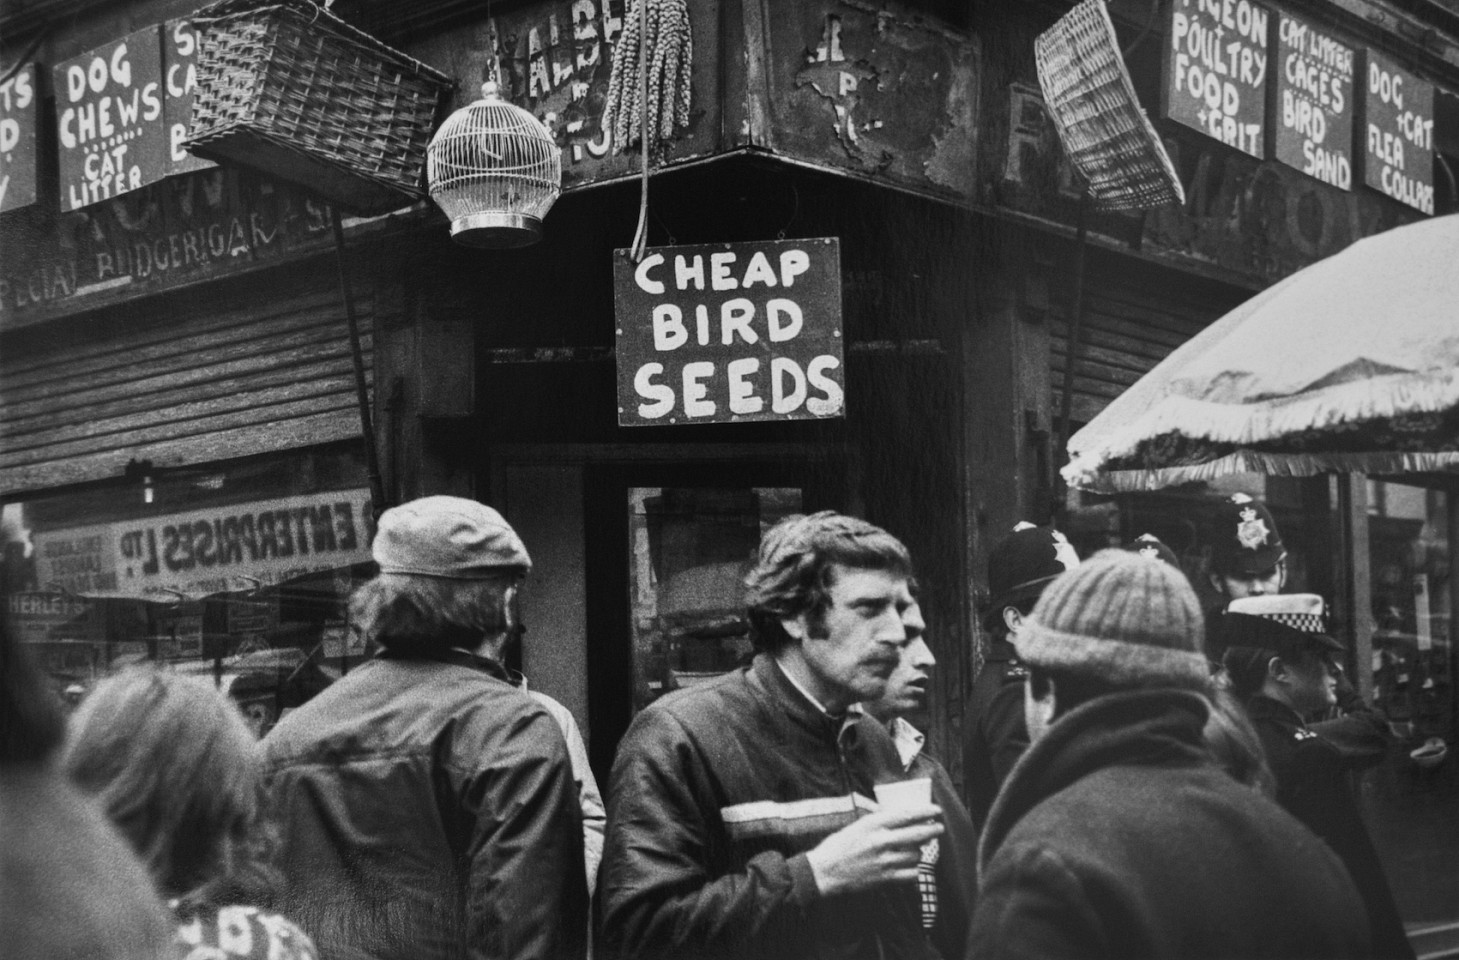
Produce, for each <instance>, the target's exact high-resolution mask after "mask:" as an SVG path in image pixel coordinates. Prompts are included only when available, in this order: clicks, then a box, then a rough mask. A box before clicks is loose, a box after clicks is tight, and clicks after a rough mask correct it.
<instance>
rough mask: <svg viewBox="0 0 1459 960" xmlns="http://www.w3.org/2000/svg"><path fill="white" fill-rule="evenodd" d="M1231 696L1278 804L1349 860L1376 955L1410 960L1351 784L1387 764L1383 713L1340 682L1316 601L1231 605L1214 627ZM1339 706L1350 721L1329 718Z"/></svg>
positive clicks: (1258, 600) (1289, 598)
mask: <svg viewBox="0 0 1459 960" xmlns="http://www.w3.org/2000/svg"><path fill="white" fill-rule="evenodd" d="M1211 630H1212V633H1213V635H1214V638H1215V639H1216V640H1217V642H1218V643H1219V645H1220V646H1221V647H1222V648H1223V650H1224V652H1223V654H1222V662H1223V663H1224V664H1225V667H1226V672H1227V674H1228V675H1229V677H1230V680H1231V689H1232V691H1233V692H1234V693H1235V694H1236V695H1237V697H1238V698H1239V699H1240V700H1241V701H1242V702H1243V703H1244V704H1245V705H1246V710H1247V713H1248V714H1249V716H1250V717H1251V721H1252V724H1253V725H1254V726H1255V727H1256V731H1257V734H1258V735H1259V736H1260V737H1261V742H1262V747H1263V748H1264V749H1265V751H1266V756H1267V763H1268V764H1269V765H1270V767H1271V771H1272V774H1273V775H1274V776H1275V777H1276V781H1277V801H1278V802H1279V803H1280V804H1281V805H1282V806H1284V807H1285V808H1287V810H1289V811H1291V813H1292V815H1293V816H1295V817H1296V818H1297V819H1299V820H1301V821H1302V822H1303V823H1305V824H1306V825H1307V826H1308V827H1310V828H1311V829H1312V831H1313V832H1314V833H1316V834H1317V835H1318V836H1319V837H1321V838H1322V839H1323V840H1325V841H1327V843H1328V845H1329V846H1331V847H1332V849H1333V850H1334V851H1335V852H1336V853H1337V855H1338V856H1339V857H1340V858H1342V861H1343V863H1344V864H1345V865H1346V866H1347V869H1348V872H1349V873H1351V874H1352V877H1353V880H1354V882H1355V883H1356V884H1357V886H1358V891H1359V892H1360V893H1361V894H1362V897H1363V901H1364V903H1365V905H1366V906H1367V909H1368V918H1369V920H1370V922H1371V924H1372V930H1373V948H1374V952H1373V956H1375V957H1385V958H1389V957H1402V958H1410V957H1412V956H1413V955H1414V954H1413V948H1412V947H1411V946H1410V945H1409V942H1408V938H1407V936H1406V934H1405V932H1404V928H1403V922H1402V920H1401V919H1400V917H1399V914H1398V907H1397V905H1396V904H1395V903H1394V900H1393V893H1392V891H1391V889H1390V888H1389V886H1388V879H1387V877H1386V875H1385V874H1384V872H1383V866H1382V863H1381V862H1380V861H1379V859H1378V853H1377V850H1376V849H1374V847H1373V841H1372V838H1371V837H1370V836H1369V835H1368V829H1367V827H1366V826H1365V825H1364V823H1363V819H1362V815H1361V813H1360V811H1359V807H1358V801H1357V797H1356V796H1355V795H1354V792H1353V784H1352V777H1351V774H1353V773H1354V772H1356V771H1359V770H1362V769H1363V768H1365V767H1369V766H1372V765H1373V764H1375V763H1377V762H1379V761H1381V760H1382V759H1383V757H1384V754H1385V752H1386V749H1387V746H1388V741H1389V733H1388V730H1387V724H1386V722H1385V721H1384V719H1383V717H1382V715H1381V714H1379V713H1377V712H1376V711H1373V710H1371V709H1370V708H1367V707H1366V706H1365V705H1364V704H1363V703H1362V701H1361V699H1360V698H1358V697H1357V694H1356V693H1355V692H1353V691H1352V688H1351V687H1349V686H1345V685H1342V684H1340V673H1341V670H1340V668H1339V666H1338V661H1337V658H1338V657H1340V656H1341V655H1342V654H1343V652H1344V650H1343V645H1342V644H1341V643H1339V642H1338V641H1337V640H1336V639H1334V638H1333V637H1332V636H1330V635H1329V634H1328V633H1327V628H1326V621H1325V617H1324V607H1323V602H1322V598H1321V597H1320V596H1318V595H1317V594H1312V593H1294V594H1289V595H1286V596H1257V597H1248V598H1246V599H1241V600H1233V601H1232V602H1231V603H1230V604H1229V605H1228V606H1227V609H1226V612H1225V613H1224V614H1222V615H1221V616H1219V617H1216V618H1214V619H1213V620H1212V622H1211ZM1334 707H1340V708H1341V710H1340V712H1341V713H1342V716H1340V717H1336V718H1332V719H1327V720H1321V721H1315V720H1314V718H1318V717H1326V716H1328V715H1329V714H1330V713H1331V712H1333V708H1334Z"/></svg>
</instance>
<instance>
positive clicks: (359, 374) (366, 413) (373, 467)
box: [329, 204, 388, 520]
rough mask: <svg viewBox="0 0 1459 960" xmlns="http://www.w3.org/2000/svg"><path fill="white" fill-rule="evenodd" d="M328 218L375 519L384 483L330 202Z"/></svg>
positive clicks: (341, 231) (338, 232)
mask: <svg viewBox="0 0 1459 960" xmlns="http://www.w3.org/2000/svg"><path fill="white" fill-rule="evenodd" d="M329 212H330V218H331V221H332V223H333V225H334V254H335V261H336V263H337V264H338V266H339V296H340V299H341V300H343V301H344V315H345V320H346V322H348V324H349V330H350V359H351V360H352V361H353V362H354V367H355V400H356V401H357V403H358V404H359V408H360V433H361V435H362V436H363V437H364V440H365V471H366V474H367V475H368V476H369V479H370V512H371V513H373V514H374V517H375V519H376V520H379V519H380V514H382V513H384V512H385V508H386V506H388V504H386V502H385V483H384V481H382V480H381V479H380V454H379V452H378V450H377V449H376V444H375V427H374V424H373V423H372V422H371V419H370V392H369V387H368V386H366V384H365V356H364V353H363V352H362V351H361V349H360V326H359V322H358V321H357V320H356V319H355V303H354V298H353V297H351V296H350V282H349V275H348V269H347V267H346V266H345V248H344V227H343V226H342V225H341V224H340V220H339V208H338V207H336V206H334V205H333V204H331V205H330V208H329Z"/></svg>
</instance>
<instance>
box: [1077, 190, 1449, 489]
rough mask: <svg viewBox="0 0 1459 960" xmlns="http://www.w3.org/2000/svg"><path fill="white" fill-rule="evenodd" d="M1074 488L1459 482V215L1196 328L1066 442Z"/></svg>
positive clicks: (1354, 251)
mask: <svg viewBox="0 0 1459 960" xmlns="http://www.w3.org/2000/svg"><path fill="white" fill-rule="evenodd" d="M1068 449H1069V463H1068V465H1067V466H1065V467H1064V469H1063V475H1064V479H1065V481H1066V482H1068V483H1069V485H1070V486H1073V487H1078V488H1081V489H1086V490H1096V491H1104V492H1116V491H1132V490H1153V489H1157V488H1160V487H1166V486H1172V485H1174V484H1179V483H1185V482H1188V481H1193V480H1209V479H1212V478H1214V477H1217V476H1221V475H1223V474H1228V473H1237V472H1247V471H1254V472H1259V473H1266V474H1273V475H1285V476H1308V475H1312V474H1317V473H1329V472H1353V471H1356V472H1364V473H1383V474H1396V473H1410V472H1432V471H1444V470H1452V471H1456V476H1459V214H1455V215H1449V216H1443V217H1436V218H1433V219H1430V220H1424V221H1422V222H1419V223H1414V224H1410V225H1408V226H1403V227H1396V228H1394V229H1392V230H1388V231H1386V232H1384V233H1381V234H1377V235H1375V236H1372V237H1368V238H1366V239H1363V240H1359V241H1358V242H1357V243H1354V244H1352V245H1351V246H1349V247H1348V248H1346V249H1345V250H1343V251H1341V252H1339V253H1337V254H1334V255H1333V256H1330V257H1328V258H1327V259H1325V260H1321V261H1318V262H1317V263H1314V264H1312V265H1311V266H1309V267H1306V268H1305V269H1303V270H1300V271H1298V272H1297V273H1294V274H1292V275H1291V276H1290V277H1288V278H1287V279H1285V280H1283V281H1281V282H1279V283H1277V284H1275V285H1273V286H1272V287H1269V288H1268V289H1267V290H1265V291H1263V292H1262V293H1260V294H1258V295H1256V296H1255V297H1253V298H1251V299H1250V300H1248V301H1247V302H1246V303H1244V304H1242V305H1241V306H1240V307H1237V308H1236V309H1235V310H1232V311H1231V312H1230V313H1228V314H1226V316H1224V317H1222V318H1221V319H1220V320H1217V321H1216V322H1215V323H1213V324H1211V326H1209V327H1207V328H1206V329H1205V330H1203V331H1201V333H1199V334H1197V335H1196V336H1195V337H1192V338H1191V339H1190V340H1189V341H1188V342H1187V343H1186V344H1185V345H1184V346H1182V347H1180V348H1179V349H1178V350H1176V351H1175V352H1174V353H1172V354H1171V355H1170V356H1168V357H1167V358H1165V360H1163V361H1162V362H1161V363H1160V364H1159V365H1157V366H1156V367H1155V368H1154V369H1153V370H1151V371H1150V372H1149V373H1148V374H1146V375H1145V376H1144V377H1142V378H1140V380H1139V381H1138V382H1137V383H1135V384H1134V385H1133V386H1131V387H1130V388H1129V389H1128V390H1126V391H1125V392H1124V393H1123V394H1121V395H1120V397H1119V398H1117V399H1116V400H1115V401H1114V402H1113V403H1111V404H1110V405H1109V406H1108V407H1106V408H1105V409H1104V410H1103V411H1101V412H1100V413H1099V414H1098V415H1097V416H1096V417H1095V418H1094V419H1093V420H1091V421H1090V422H1089V423H1088V424H1087V425H1086V426H1085V427H1084V428H1083V429H1082V430H1080V431H1079V432H1078V433H1076V434H1074V436H1072V437H1070V438H1069V447H1068Z"/></svg>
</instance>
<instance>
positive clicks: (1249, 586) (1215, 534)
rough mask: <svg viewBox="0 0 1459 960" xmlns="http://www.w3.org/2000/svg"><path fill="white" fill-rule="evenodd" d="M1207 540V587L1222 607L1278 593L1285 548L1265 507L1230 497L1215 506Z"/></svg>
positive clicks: (1282, 583) (1283, 572)
mask: <svg viewBox="0 0 1459 960" xmlns="http://www.w3.org/2000/svg"><path fill="white" fill-rule="evenodd" d="M1210 539H1211V560H1210V573H1209V576H1210V581H1211V587H1212V588H1213V589H1215V591H1216V592H1217V593H1219V594H1220V595H1221V597H1222V601H1223V603H1224V602H1225V601H1229V600H1237V599H1240V598H1241V597H1256V596H1265V595H1268V594H1273V593H1281V592H1282V587H1283V586H1285V585H1286V582H1287V548H1286V547H1285V546H1283V545H1282V535H1281V533H1280V532H1278V530H1277V521H1276V520H1275V519H1273V517H1272V512H1271V511H1270V510H1268V509H1267V507H1266V504H1264V503H1262V502H1261V501H1260V500H1255V499H1253V498H1252V497H1250V496H1248V495H1247V494H1244V493H1233V494H1232V495H1231V496H1230V497H1228V498H1226V499H1225V500H1223V501H1221V503H1220V504H1218V505H1217V507H1216V516H1215V517H1214V518H1213V520H1212V524H1211V537H1210Z"/></svg>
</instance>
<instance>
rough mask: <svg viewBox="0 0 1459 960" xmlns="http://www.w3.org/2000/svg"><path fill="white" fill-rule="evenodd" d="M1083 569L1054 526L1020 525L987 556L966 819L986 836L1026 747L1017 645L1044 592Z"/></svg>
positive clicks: (970, 713) (966, 723)
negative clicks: (985, 640) (983, 651)
mask: <svg viewBox="0 0 1459 960" xmlns="http://www.w3.org/2000/svg"><path fill="white" fill-rule="evenodd" d="M1078 565H1079V555H1078V554H1077V553H1075V551H1074V546H1073V544H1071V543H1070V542H1069V540H1068V538H1066V537H1065V536H1064V535H1063V534H1062V533H1060V532H1059V531H1058V530H1055V529H1054V528H1053V527H1051V526H1043V527H1036V526H1034V525H1033V524H1031V523H1028V522H1022V523H1019V524H1018V525H1017V526H1016V527H1014V528H1013V532H1012V533H1011V534H1009V535H1008V536H1007V537H1005V538H1004V539H1003V540H1002V541H1000V542H999V543H998V544H997V546H995V547H994V548H993V550H992V552H991V553H990V554H989V555H988V586H989V590H990V597H989V601H988V604H987V606H985V607H984V608H983V627H984V629H985V630H987V631H988V633H989V635H990V637H991V639H990V641H989V644H988V652H987V655H986V656H985V657H984V658H983V668H982V670H980V671H979V673H978V678H977V680H976V681H975V682H974V683H973V693H972V696H971V697H970V698H969V699H968V706H967V710H966V711H965V712H964V714H963V778H964V782H965V783H966V785H967V798H968V813H970V814H972V817H973V823H975V824H976V825H977V826H978V828H979V829H982V826H983V823H984V821H986V820H987V818H988V810H989V809H990V808H991V807H992V806H993V798H994V797H995V796H997V795H998V788H999V787H1000V786H1002V784H1003V779H1004V778H1005V777H1007V776H1008V771H1009V770H1011V769H1012V768H1013V764H1014V761H1016V760H1017V759H1018V758H1019V757H1020V756H1022V755H1023V751H1024V750H1025V749H1027V747H1028V728H1027V726H1026V725H1025V723H1024V719H1023V687H1024V681H1025V680H1026V679H1027V678H1028V672H1027V671H1026V670H1025V669H1024V668H1023V665H1022V664H1020V663H1019V662H1018V655H1017V653H1016V651H1015V650H1014V646H1013V644H1014V641H1016V640H1017V638H1018V633H1019V631H1020V630H1021V629H1022V628H1023V622H1024V618H1026V617H1027V616H1028V614H1029V611H1031V610H1032V609H1033V605H1034V602H1035V601H1037V600H1038V598H1039V595H1040V594H1041V593H1043V592H1044V587H1046V586H1048V585H1049V583H1050V582H1051V581H1052V580H1053V579H1054V578H1055V577H1057V576H1058V575H1059V574H1061V573H1063V572H1064V571H1065V570H1072V569H1074V568H1075V567H1077V566H1078Z"/></svg>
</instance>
